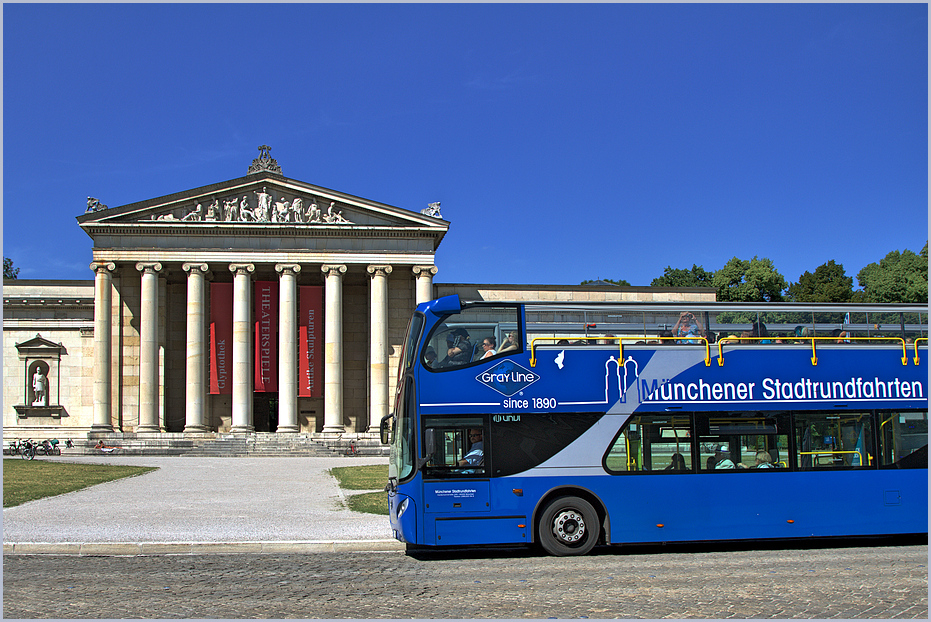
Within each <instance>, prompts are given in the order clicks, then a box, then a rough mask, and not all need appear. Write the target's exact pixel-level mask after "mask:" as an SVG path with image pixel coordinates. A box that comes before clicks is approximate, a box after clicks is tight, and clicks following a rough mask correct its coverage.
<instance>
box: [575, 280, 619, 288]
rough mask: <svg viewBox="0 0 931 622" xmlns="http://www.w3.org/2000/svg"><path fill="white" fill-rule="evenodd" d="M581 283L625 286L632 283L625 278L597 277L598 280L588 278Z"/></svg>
mask: <svg viewBox="0 0 931 622" xmlns="http://www.w3.org/2000/svg"><path fill="white" fill-rule="evenodd" d="M579 285H623V286H624V287H630V283H629V282H627V281H625V280H624V279H618V280H616V281H615V280H614V279H597V280H594V281H592V280H590V279H589V280H586V281H582V282H581V283H579Z"/></svg>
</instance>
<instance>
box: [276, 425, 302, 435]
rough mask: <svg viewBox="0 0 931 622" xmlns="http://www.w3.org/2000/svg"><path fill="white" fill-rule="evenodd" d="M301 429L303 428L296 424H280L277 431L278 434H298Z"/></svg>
mask: <svg viewBox="0 0 931 622" xmlns="http://www.w3.org/2000/svg"><path fill="white" fill-rule="evenodd" d="M300 431H301V428H300V427H298V426H296V425H280V426H278V429H277V430H276V432H277V433H278V434H297V433H298V432H300Z"/></svg>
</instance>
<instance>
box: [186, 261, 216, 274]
mask: <svg viewBox="0 0 931 622" xmlns="http://www.w3.org/2000/svg"><path fill="white" fill-rule="evenodd" d="M181 269H182V270H184V271H185V272H190V273H194V272H195V271H200V272H203V273H204V274H207V272H209V271H210V266H208V265H207V264H205V263H183V264H181Z"/></svg>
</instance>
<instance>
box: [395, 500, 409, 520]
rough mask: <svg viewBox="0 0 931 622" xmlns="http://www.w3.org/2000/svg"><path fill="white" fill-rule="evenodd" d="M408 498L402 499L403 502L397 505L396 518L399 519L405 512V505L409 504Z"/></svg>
mask: <svg viewBox="0 0 931 622" xmlns="http://www.w3.org/2000/svg"><path fill="white" fill-rule="evenodd" d="M410 500H411V499H410V497H404V500H403V501H401V503H399V504H398V512H397V517H398V518H401V515H402V514H404V512H405V511H406V510H407V504H408V503H409V502H410Z"/></svg>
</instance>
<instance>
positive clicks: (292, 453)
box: [62, 432, 389, 458]
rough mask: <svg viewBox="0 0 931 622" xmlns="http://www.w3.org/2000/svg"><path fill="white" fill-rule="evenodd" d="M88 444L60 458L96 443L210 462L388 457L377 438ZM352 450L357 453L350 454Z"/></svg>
mask: <svg viewBox="0 0 931 622" xmlns="http://www.w3.org/2000/svg"><path fill="white" fill-rule="evenodd" d="M89 436H90V437H91V438H89V439H88V440H84V441H82V440H78V441H76V442H75V444H74V445H75V446H74V448H72V449H65V448H64V447H63V446H62V454H63V455H67V454H71V455H97V454H101V453H102V452H100V451H99V450H97V449H95V448H94V445H96V443H97V441H98V440H102V441H103V442H104V444H105V445H107V446H109V447H117V448H118V449H116V450H114V451H113V452H112V455H115V456H192V457H197V456H203V457H213V458H236V457H263V456H264V457H270V458H271V457H301V456H305V457H306V456H309V457H336V456H347V457H351V456H352V455H356V456H387V455H388V453H389V449H388V447H387V446H385V445H382V444H381V442H380V441H379V439H377V438H368V437H364V436H360V437H357V436H356V435H355V434H353V435H344V436H342V437H334V438H314V437H313V436H311V435H310V434H275V433H273V432H253V433H251V434H229V433H206V434H199V435H184V434H177V433H161V434H143V435H137V434H134V433H115V434H90V435H89ZM351 446H354V447H355V450H356V453H355V454H352V453H351V452H350V447H351Z"/></svg>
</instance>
